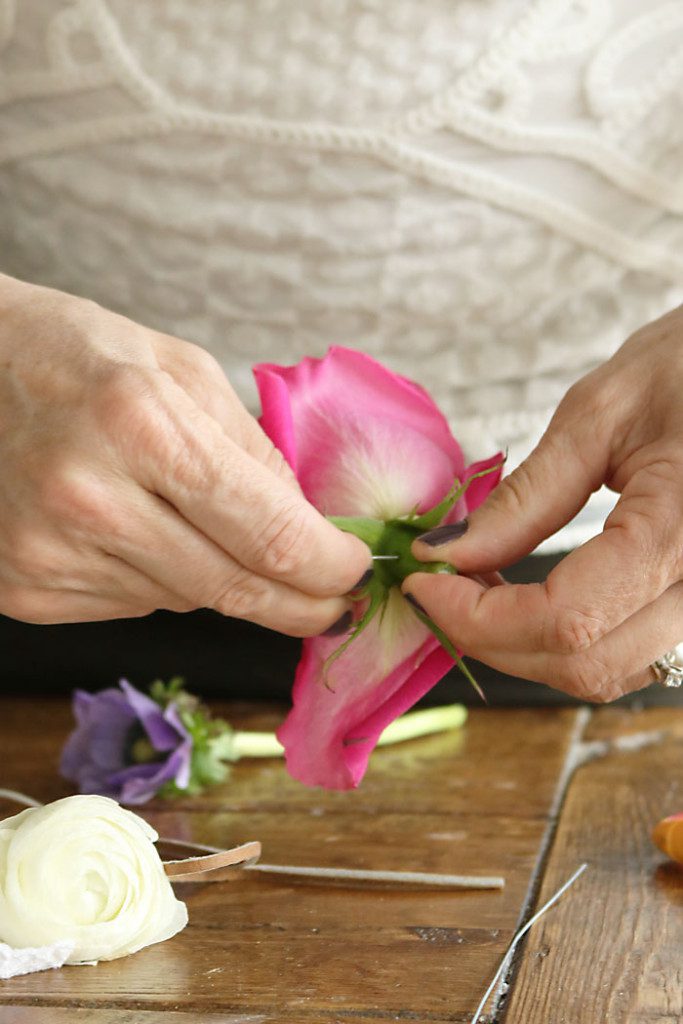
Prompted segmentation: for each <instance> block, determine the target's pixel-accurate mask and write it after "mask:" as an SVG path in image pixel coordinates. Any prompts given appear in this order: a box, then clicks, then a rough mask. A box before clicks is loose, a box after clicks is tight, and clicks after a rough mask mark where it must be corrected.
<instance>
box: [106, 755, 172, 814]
mask: <svg viewBox="0 0 683 1024" xmlns="http://www.w3.org/2000/svg"><path fill="white" fill-rule="evenodd" d="M191 754H192V748H191V745H190V744H188V743H184V744H183V745H182V746H180V747H178V749H177V750H174V751H173V753H172V754H171V755H170V756H169V757H168V758H166V760H165V761H163V762H161V763H159V762H158V761H157V762H154V763H151V764H149V763H148V764H135V765H131V767H130V768H125V769H124V770H123V771H121V772H116V773H115V774H114V775H111V776H110V777H109V784H110V785H112V786H115V787H117V789H119V791H120V797H119V799H120V800H121V802H122V803H125V804H142V803H145V801H147V800H150V799H151V798H152V797H153V796H156V794H157V793H158V792H159V790H160V789H161V787H162V786H163V785H164V783H165V782H170V781H172V780H173V781H175V782H176V783H177V785H178V786H180V788H181V789H184V788H185V787H186V786H187V784H188V782H189V777H190V776H189V772H190V758H191Z"/></svg>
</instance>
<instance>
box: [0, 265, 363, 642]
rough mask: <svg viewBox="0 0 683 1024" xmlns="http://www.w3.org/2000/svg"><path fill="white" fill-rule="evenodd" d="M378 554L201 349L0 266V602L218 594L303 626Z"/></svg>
mask: <svg viewBox="0 0 683 1024" xmlns="http://www.w3.org/2000/svg"><path fill="white" fill-rule="evenodd" d="M370 564H371V563H370V553H369V551H368V549H367V548H366V547H365V545H364V544H362V543H361V541H359V540H358V539H357V538H356V537H353V536H351V535H350V534H346V533H342V532H340V531H339V530H337V529H336V528H335V527H333V526H332V525H331V524H330V523H328V522H327V520H326V519H325V518H324V517H323V516H321V515H320V513H318V512H317V511H316V510H315V509H314V508H313V507H312V506H311V505H309V503H308V502H307V501H306V500H305V499H304V497H303V495H302V493H301V491H300V489H299V486H298V484H297V482H296V480H295V479H294V476H293V474H292V473H291V471H290V469H289V467H288V466H287V465H286V463H285V462H284V460H283V458H282V456H281V455H280V453H279V452H278V451H277V450H276V449H275V448H274V447H273V445H272V444H271V442H270V441H269V440H268V438H267V437H266V436H265V434H264V433H263V432H262V431H261V429H260V427H259V426H258V424H257V423H256V421H255V420H254V419H253V418H252V417H251V416H249V415H248V413H247V412H246V411H245V409H244V408H243V407H242V405H241V404H240V402H239V401H238V399H237V398H236V396H235V394H234V392H233V391H232V389H231V387H230V385H229V384H228V382H227V380H226V378H225V376H224V375H223V373H222V371H221V369H220V368H219V366H218V364H217V363H216V362H215V361H214V360H213V359H212V358H211V356H209V355H208V354H207V353H206V352H205V351H204V350H202V349H200V348H197V347H195V346H194V345H190V344H188V343H187V342H183V341H179V340H178V339H177V338H172V337H169V336H168V335H165V334H159V333H157V332H156V331H152V330H148V329H146V328H144V327H140V326H139V325H138V324H135V323H132V322H131V321H129V320H126V319H124V318H123V317H121V316H117V315H115V314H114V313H110V312H107V311H106V310H104V309H101V308H100V307H99V306H97V305H95V304H94V303H92V302H87V301H84V300H82V299H77V298H74V297H72V296H70V295H65V294H62V293H60V292H56V291H52V290H49V289H46V288H39V287H35V286H33V285H28V284H24V283H22V282H19V281H15V280H13V279H11V278H8V277H3V276H1V275H0V613H3V614H5V615H8V616H10V617H12V618H16V619H22V620H24V621H27V622H67V621H85V620H94V619H110V618H119V617H128V616H136V615H146V614H148V613H149V612H151V611H153V610H154V609H156V608H169V609H173V610H176V611H186V610H189V609H191V608H197V607H209V608H215V609H217V610H218V611H219V612H221V613H223V614H225V615H233V616H237V617H239V618H245V619H251V620H252V621H254V622H258V623H261V624H263V625H266V626H270V627H271V628H273V629H278V630H281V631H282V632H285V633H291V634H294V635H297V636H302V635H308V634H314V633H319V632H321V631H323V630H325V629H326V628H327V627H329V626H330V624H333V623H335V622H336V621H337V620H338V619H339V618H340V616H342V615H344V613H345V611H346V609H347V607H348V606H349V603H348V602H347V601H346V600H345V599H344V598H343V597H341V596H340V595H343V594H345V593H347V592H348V591H349V590H350V589H352V588H353V586H354V585H355V584H356V583H357V582H358V580H359V578H360V577H361V576H362V575H363V574H364V572H365V571H366V570H367V569H368V567H369V565H370Z"/></svg>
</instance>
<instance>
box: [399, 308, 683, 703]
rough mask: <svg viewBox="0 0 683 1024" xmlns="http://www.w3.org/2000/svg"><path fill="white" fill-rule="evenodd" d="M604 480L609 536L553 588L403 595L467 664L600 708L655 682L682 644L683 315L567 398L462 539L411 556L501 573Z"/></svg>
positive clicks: (648, 332)
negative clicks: (657, 665)
mask: <svg viewBox="0 0 683 1024" xmlns="http://www.w3.org/2000/svg"><path fill="white" fill-rule="evenodd" d="M602 484H607V486H608V487H610V488H611V489H612V490H614V491H617V492H619V493H620V495H621V497H620V498H619V500H618V502H617V504H616V506H615V508H614V510H613V511H612V512H611V514H610V515H609V516H608V518H607V520H606V522H605V527H604V530H603V532H602V533H601V534H600V535H599V536H598V537H595V538H594V539H592V540H590V541H588V543H586V544H584V545H582V546H581V547H579V548H577V549H576V550H575V551H573V552H572V553H571V554H569V555H568V556H567V557H566V558H564V559H563V560H562V561H561V562H560V564H559V565H558V566H556V568H554V569H553V571H552V572H551V573H550V575H549V576H548V578H547V580H546V581H545V583H533V584H522V585H514V586H513V585H508V586H499V587H493V588H491V589H488V588H486V587H484V586H482V585H480V584H479V583H477V582H475V580H473V579H470V578H468V577H467V576H462V575H461V576H447V575H428V574H426V573H424V574H423V573H416V574H414V575H412V576H410V577H408V578H407V579H406V580H405V582H404V585H403V590H404V592H405V593H407V594H411V595H412V596H413V598H414V599H415V600H416V601H417V602H419V604H420V605H422V607H423V608H424V609H425V611H426V612H427V614H428V615H429V616H430V617H431V618H432V619H433V620H434V622H436V623H437V624H438V625H439V626H440V627H441V628H442V629H443V630H445V631H446V633H447V634H448V636H449V637H450V639H451V640H452V641H453V643H454V644H456V645H457V646H458V647H459V648H461V649H462V650H463V651H464V652H465V654H468V655H471V656H472V657H475V658H478V659H479V660H481V661H483V662H485V663H487V664H489V665H491V666H493V667H494V668H497V669H501V670H502V671H504V672H508V673H510V674H512V675H517V676H522V677H524V678H527V679H535V680H538V681H540V682H545V683H548V684H550V685H551V686H553V687H556V688H557V689H560V690H564V691H565V692H567V693H570V694H572V695H573V696H576V697H579V698H582V699H586V700H592V701H610V700H614V699H615V698H617V697H619V696H621V695H622V694H624V693H629V692H630V691H632V690H637V689H639V688H640V687H642V686H646V685H647V684H648V683H650V682H652V681H653V673H652V670H651V669H650V668H648V666H649V665H650V664H651V663H652V662H653V661H654V660H655V658H658V657H660V656H661V655H662V654H663V653H664V652H665V651H667V650H669V649H670V648H672V647H675V646H676V644H678V643H679V642H680V641H683V582H682V581H683V306H681V307H679V308H678V309H676V310H674V311H673V312H671V313H669V314H668V315H666V316H664V317H662V318H661V319H660V320H656V321H655V322H654V323H652V324H649V325H648V326H647V327H644V328H642V330H639V331H638V332H637V333H636V334H634V335H633V336H632V337H631V338H629V340H628V341H627V342H626V343H625V344H624V345H623V346H622V347H621V348H620V349H619V351H618V352H617V353H616V354H615V355H614V356H613V357H612V359H610V360H609V361H608V362H606V363H604V364H603V365H602V366H600V367H599V368H598V369H597V370H594V371H593V372H592V373H589V374H588V375H587V376H585V377H583V378H582V379H581V380H580V381H579V382H578V383H577V384H575V385H574V387H572V388H571V389H570V390H569V391H568V393H567V395H566V396H565V397H564V399H563V400H562V402H561V403H560V405H559V407H558V409H557V412H556V413H555V416H554V417H553V419H552V422H551V423H550V426H549V427H548V430H547V431H546V433H545V434H544V436H543V438H542V439H541V441H540V443H539V445H538V447H537V448H536V449H535V450H534V451H533V452H532V453H531V455H529V457H528V458H527V459H526V460H525V461H524V462H523V463H522V464H521V465H520V466H519V467H518V468H517V469H516V470H515V471H514V472H513V473H511V474H510V476H509V477H507V478H506V479H504V480H503V482H502V483H501V484H500V486H499V487H498V488H496V490H495V491H494V492H493V493H492V495H491V496H490V498H489V499H488V500H487V501H486V502H485V504H484V505H482V506H481V507H480V508H479V509H477V510H476V512H474V513H473V514H472V516H471V519H470V523H469V529H467V532H466V533H464V534H463V535H462V536H461V537H459V538H458V539H456V540H451V541H450V542H447V543H441V544H438V543H437V544H436V545H435V543H434V542H435V541H439V540H440V539H441V537H442V535H441V537H440V536H439V535H438V532H437V536H436V537H430V535H429V534H426V535H423V538H424V539H420V540H417V541H416V542H415V544H414V546H413V552H414V554H415V556H416V557H417V558H419V559H421V560H423V561H442V560H447V561H449V562H451V563H452V564H453V565H455V566H457V567H458V569H459V570H460V571H461V572H462V573H467V574H471V573H484V572H489V571H491V570H495V569H500V568H502V567H504V566H506V565H510V564H512V563H513V562H516V561H518V560H519V559H520V558H522V557H524V556H525V555H527V554H529V553H530V552H531V551H533V550H534V548H535V547H536V546H537V545H538V544H539V543H540V542H541V541H543V540H544V539H545V538H546V537H549V536H551V534H553V533H555V531H556V530H558V529H559V528H560V527H561V526H563V525H564V524H565V523H567V522H569V520H570V519H572V518H573V516H574V515H575V514H576V513H577V512H578V511H579V509H580V508H581V507H582V506H583V505H584V503H585V502H586V500H587V499H588V497H589V496H590V494H591V492H593V491H596V490H597V489H598V488H599V487H600V486H601V485H602ZM430 540H431V542H432V543H431V544H430V543H429V541H430Z"/></svg>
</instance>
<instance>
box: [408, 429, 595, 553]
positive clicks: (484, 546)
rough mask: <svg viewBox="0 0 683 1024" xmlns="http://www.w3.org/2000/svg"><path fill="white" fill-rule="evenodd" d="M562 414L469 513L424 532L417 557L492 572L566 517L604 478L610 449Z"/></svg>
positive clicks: (415, 548) (415, 549)
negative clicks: (601, 448) (599, 448)
mask: <svg viewBox="0 0 683 1024" xmlns="http://www.w3.org/2000/svg"><path fill="white" fill-rule="evenodd" d="M583 419H584V420H585V419H586V417H585V415H584V417H583ZM562 420H564V422H563V423H562V424H561V425H560V423H558V424H556V423H555V419H554V420H553V421H552V422H551V424H550V426H549V427H548V429H547V431H546V433H545V434H544V435H543V437H542V438H541V440H540V442H539V444H538V446H537V447H536V448H535V449H534V450H533V451H532V452H531V454H530V455H529V456H528V457H527V458H526V459H525V460H524V462H522V463H521V464H520V465H519V466H518V467H517V469H515V470H514V471H513V472H512V473H511V474H510V475H509V476H507V477H505V478H504V479H503V480H502V481H501V483H500V484H499V485H498V487H496V488H495V490H494V491H492V492H491V494H490V495H489V497H488V498H487V500H486V501H485V502H484V503H483V505H480V507H479V508H477V509H475V510H474V512H472V514H471V515H470V516H469V517H468V519H466V520H462V521H461V522H459V523H453V524H452V525H445V526H439V527H437V528H436V529H435V530H430V531H429V532H428V533H423V534H421V536H420V537H418V538H417V539H416V540H415V541H414V543H413V547H412V551H413V554H414V555H415V557H416V558H418V559H420V561H424V562H442V561H444V562H450V563H451V564H452V565H454V566H456V567H457V568H458V569H459V570H460V571H461V572H464V573H472V572H490V571H492V570H494V569H502V568H504V567H505V566H507V565H512V564H513V563H514V562H517V561H519V559H520V558H524V556H525V555H528V554H530V553H531V552H532V551H533V550H534V548H535V547H537V545H538V544H540V543H541V541H543V540H545V539H546V538H547V537H550V536H551V535H552V534H553V533H555V532H556V531H557V530H559V529H560V527H562V526H564V525H565V524H566V523H568V522H569V521H570V520H571V519H572V518H573V517H574V516H575V515H576V514H577V512H579V511H580V509H581V508H582V507H583V506H584V505H585V503H586V501H587V500H588V498H589V497H590V495H591V493H592V492H593V491H595V490H597V489H598V488H599V487H600V485H601V484H602V483H603V481H604V478H605V473H606V469H607V464H608V457H609V452H608V450H607V449H606V450H605V451H604V452H600V453H597V452H596V451H595V443H596V439H595V436H593V437H592V438H588V436H581V435H585V433H586V432H585V428H584V427H582V426H580V425H578V424H577V426H573V425H572V424H571V421H569V422H567V419H566V418H565V417H562ZM591 445H592V446H593V453H592V457H591V456H590V454H589V453H590V448H591Z"/></svg>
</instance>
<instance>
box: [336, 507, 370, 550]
mask: <svg viewBox="0 0 683 1024" xmlns="http://www.w3.org/2000/svg"><path fill="white" fill-rule="evenodd" d="M327 518H328V519H329V521H330V522H331V523H334V525H335V526H336V527H338V529H340V530H344V532H345V533H353V534H355V536H356V537H359V538H360V539H361V540H362V541H363V542H364V543H365V544H367V546H368V547H369V548H370V550H371V551H375V549H376V546H377V544H378V543H379V540H380V537H381V536H382V533H383V532H384V523H383V522H382V520H381V519H370V518H366V517H364V516H328V517H327Z"/></svg>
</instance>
